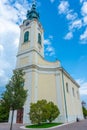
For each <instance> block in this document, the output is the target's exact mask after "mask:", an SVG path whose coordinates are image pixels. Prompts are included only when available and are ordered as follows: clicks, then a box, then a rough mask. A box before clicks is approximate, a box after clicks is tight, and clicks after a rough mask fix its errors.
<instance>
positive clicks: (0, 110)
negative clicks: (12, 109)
mask: <svg viewBox="0 0 87 130" xmlns="http://www.w3.org/2000/svg"><path fill="white" fill-rule="evenodd" d="M8 116H9V109H8V107H6V105H5V104H4V103H3V101H1V103H0V122H7V121H8Z"/></svg>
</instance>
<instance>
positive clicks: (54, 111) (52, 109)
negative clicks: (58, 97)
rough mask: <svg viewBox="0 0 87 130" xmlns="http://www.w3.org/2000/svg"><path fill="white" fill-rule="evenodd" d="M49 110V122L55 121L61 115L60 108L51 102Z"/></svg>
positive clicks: (48, 106) (48, 105)
mask: <svg viewBox="0 0 87 130" xmlns="http://www.w3.org/2000/svg"><path fill="white" fill-rule="evenodd" d="M47 110H48V112H47V113H48V117H47V120H48V121H49V122H52V121H53V120H55V119H56V118H57V116H58V115H59V114H60V112H59V109H58V107H57V106H56V105H54V103H53V102H49V103H48V104H47Z"/></svg>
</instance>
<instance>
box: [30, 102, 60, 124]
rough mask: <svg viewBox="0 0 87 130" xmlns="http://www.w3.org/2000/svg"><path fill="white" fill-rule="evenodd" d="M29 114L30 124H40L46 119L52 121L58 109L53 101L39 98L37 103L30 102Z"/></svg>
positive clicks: (57, 113)
mask: <svg viewBox="0 0 87 130" xmlns="http://www.w3.org/2000/svg"><path fill="white" fill-rule="evenodd" d="M29 115H30V120H31V122H32V124H38V125H40V124H41V123H42V122H46V121H47V120H48V121H49V122H52V121H53V120H54V119H55V118H56V117H57V116H58V115H59V110H58V108H57V106H56V105H54V103H53V102H48V103H47V101H46V100H39V101H37V103H31V105H30V113H29Z"/></svg>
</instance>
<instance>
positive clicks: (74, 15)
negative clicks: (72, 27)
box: [66, 11, 77, 20]
mask: <svg viewBox="0 0 87 130" xmlns="http://www.w3.org/2000/svg"><path fill="white" fill-rule="evenodd" d="M76 18H77V13H73V11H69V12H68V13H67V15H66V19H67V20H75V19H76Z"/></svg>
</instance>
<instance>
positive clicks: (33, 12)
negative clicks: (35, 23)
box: [27, 0, 39, 20]
mask: <svg viewBox="0 0 87 130" xmlns="http://www.w3.org/2000/svg"><path fill="white" fill-rule="evenodd" d="M27 19H29V20H32V19H37V20H39V13H38V12H37V11H36V0H32V8H31V10H30V11H29V10H28V11H27Z"/></svg>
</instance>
